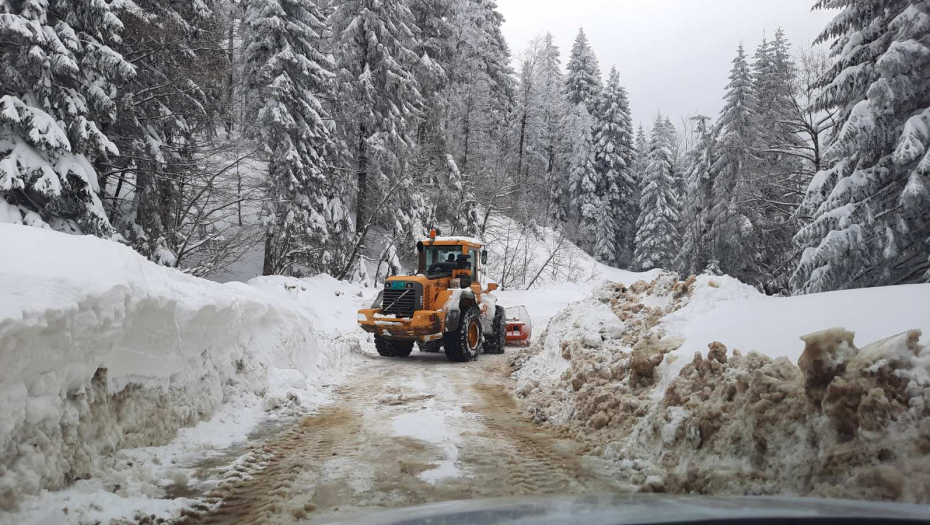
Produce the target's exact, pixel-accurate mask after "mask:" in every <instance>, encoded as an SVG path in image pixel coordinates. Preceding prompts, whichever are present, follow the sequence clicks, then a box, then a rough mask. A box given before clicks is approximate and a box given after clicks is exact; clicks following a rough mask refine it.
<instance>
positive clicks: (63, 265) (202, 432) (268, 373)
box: [0, 224, 361, 522]
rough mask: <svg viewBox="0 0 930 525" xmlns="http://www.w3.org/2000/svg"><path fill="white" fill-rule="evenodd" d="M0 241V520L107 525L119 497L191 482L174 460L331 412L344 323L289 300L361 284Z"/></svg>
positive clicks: (28, 231)
mask: <svg viewBox="0 0 930 525" xmlns="http://www.w3.org/2000/svg"><path fill="white" fill-rule="evenodd" d="M0 239H2V243H3V257H2V258H0V298H2V300H0V518H2V516H3V513H4V512H5V511H11V510H14V509H19V510H20V511H22V512H28V511H30V509H31V510H32V511H36V509H38V511H42V510H44V511H48V508H52V509H53V510H54V511H55V512H58V513H59V514H58V515H57V517H51V518H49V519H51V521H52V522H62V521H72V520H80V519H89V520H91V521H93V520H106V519H108V518H109V517H110V516H111V514H107V513H104V512H103V511H104V508H106V510H107V512H111V513H116V514H117V515H119V512H120V504H119V500H120V499H121V498H132V497H135V498H137V499H141V500H148V499H149V498H153V499H157V498H159V497H161V496H163V495H164V489H165V488H166V486H168V485H172V484H175V485H177V484H183V483H186V474H185V473H184V472H183V471H179V470H172V469H169V468H168V465H162V464H161V461H162V460H165V461H167V460H168V458H166V456H165V454H166V453H167V452H165V451H173V452H171V454H170V455H171V456H174V455H175V453H177V452H179V451H182V450H187V451H190V449H192V448H198V447H199V448H200V449H210V448H213V447H223V446H229V445H230V444H232V443H233V442H235V441H236V440H241V439H242V438H244V436H245V434H246V433H247V432H248V431H249V430H250V429H251V428H253V427H254V425H255V424H256V423H257V422H258V420H259V419H260V418H261V417H262V416H261V414H263V413H264V411H270V410H278V411H283V410H286V409H288V408H294V407H299V406H301V405H306V404H307V403H308V402H311V403H312V402H315V401H319V400H320V399H322V396H323V395H324V394H323V390H322V389H323V386H324V384H326V383H332V382H333V381H334V380H335V379H337V378H338V377H339V376H340V375H343V374H344V372H345V371H346V370H347V368H348V365H349V364H350V363H351V362H352V360H353V358H354V357H353V352H352V349H353V345H352V344H351V341H349V340H342V339H341V338H339V337H338V334H337V333H336V332H335V331H334V328H333V323H334V318H335V316H336V314H335V313H333V312H313V311H310V310H308V309H306V308H304V307H302V306H301V305H300V304H299V302H298V301H295V300H289V299H288V298H287V297H288V296H290V297H291V299H294V298H296V297H297V296H299V295H301V294H304V295H312V294H313V292H310V291H308V290H307V288H308V287H310V288H314V287H316V288H318V290H317V292H318V293H317V299H318V300H319V301H327V300H335V299H338V297H336V294H334V292H335V291H340V294H338V295H342V294H344V295H345V296H349V295H353V296H352V297H351V300H348V301H347V302H349V303H352V305H353V307H354V305H355V303H356V302H358V301H360V300H361V298H359V297H354V294H357V295H360V294H361V290H360V289H359V290H355V289H354V288H357V287H353V286H352V285H347V284H346V283H341V285H340V286H342V288H343V289H342V290H334V289H335V288H337V287H338V286H337V284H336V283H332V282H328V281H327V280H326V278H314V279H315V280H313V279H311V280H300V281H298V280H296V279H292V280H289V281H288V282H283V281H282V282H277V281H274V280H273V279H270V278H266V279H264V280H262V281H260V282H256V283H255V286H249V285H246V284H243V283H229V284H224V285H221V284H217V283H213V282H210V281H205V280H202V279H198V278H195V277H191V276H188V275H185V274H183V273H181V272H178V271H175V270H172V269H167V268H163V267H159V266H156V265H154V264H152V263H151V262H149V261H147V260H145V259H144V258H143V257H141V256H139V255H138V254H136V253H135V252H133V251H132V250H131V249H129V248H127V247H124V246H121V245H119V244H117V243H114V242H110V241H104V240H100V239H96V238H92V237H79V236H70V235H65V234H61V233H56V232H52V231H48V230H41V229H38V228H24V227H22V226H14V225H5V224H0ZM321 279H322V281H321ZM276 288H279V289H280V291H275V292H274V293H275V294H279V295H280V297H276V296H275V295H274V294H272V293H269V291H272V290H273V289H276ZM263 290H264V291H263ZM327 292H329V293H328V294H327ZM327 297H329V299H327ZM337 302H338V301H337ZM340 308H342V307H340ZM330 310H335V309H333V308H331V309H330ZM321 325H327V326H326V327H325V328H327V331H326V332H318V331H317V330H316V328H317V327H322V326H321ZM211 416H212V417H213V419H212V420H210V421H205V420H208V419H210V418H211ZM198 423H199V425H198ZM194 425H197V426H196V427H194V428H190V429H186V430H181V431H180V432H179V429H182V428H183V427H193V426H194ZM173 439H174V440H175V443H174V445H172V446H175V448H174V449H171V446H169V447H167V448H164V447H163V448H162V449H151V448H149V449H139V448H136V447H153V446H159V445H165V444H168V443H169V442H171V441H172V440H173ZM127 449H134V450H136V451H144V450H148V451H150V452H151V453H145V454H142V453H141V452H133V451H130V450H127ZM140 455H141V456H144V458H142V459H144V461H142V459H140ZM172 461H173V460H172ZM140 462H141V463H144V464H140ZM145 462H148V463H145ZM163 477H167V478H172V477H173V478H174V479H162V478H163ZM68 486H71V488H70V489H69V490H67V491H65V492H64V493H50V492H46V491H48V490H51V491H56V490H59V489H63V488H65V487H68ZM82 493H86V494H83V496H84V499H81V495H82ZM37 494H40V495H41V497H38V498H37V497H35V496H36V495H37ZM58 494H66V496H61V497H59V496H58ZM43 498H45V499H43ZM56 498H58V499H56ZM51 501H54V503H49V502H51ZM43 502H44V503H43ZM88 502H90V503H88ZM183 504H184V502H183V498H181V501H180V502H177V501H175V502H174V503H171V502H167V503H164V504H163V505H161V506H158V505H154V507H153V506H152V505H149V506H145V505H141V503H140V502H139V501H135V502H134V503H133V504H132V505H130V506H129V508H130V509H131V508H142V509H148V508H150V507H151V508H153V509H157V510H159V511H164V510H166V509H167V510H168V511H172V510H176V509H174V508H173V507H172V506H171V505H174V507H177V506H182V505H183ZM56 505H60V506H58V507H57V508H55V506H56ZM81 505H84V506H85V508H84V510H85V511H87V512H89V514H86V515H84V516H83V518H81V517H80V516H76V515H75V514H76V513H77V511H78V510H79V509H77V508H75V507H80V506H81ZM69 506H70V507H71V511H72V512H71V513H70V514H68V509H67V508H65V509H64V510H62V507H69ZM94 509H96V510H97V511H100V513H98V514H94V513H93V511H94ZM124 510H125V509H124ZM62 512H64V514H61V513H62ZM8 516H9V515H8ZM33 518H36V515H29V516H28V517H26V516H25V515H24V516H22V517H20V518H17V519H16V520H15V521H17V522H28V521H30V520H32V519H33ZM0 521H2V520H0Z"/></svg>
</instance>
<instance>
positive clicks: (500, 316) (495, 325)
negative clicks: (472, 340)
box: [484, 306, 507, 354]
mask: <svg viewBox="0 0 930 525" xmlns="http://www.w3.org/2000/svg"><path fill="white" fill-rule="evenodd" d="M491 328H492V330H494V331H493V332H491V333H490V334H488V335H487V336H486V337H485V338H484V353H486V354H503V353H504V345H505V344H506V338H507V323H505V322H504V308H503V307H501V306H498V307H497V308H496V310H495V311H494V321H492V324H491Z"/></svg>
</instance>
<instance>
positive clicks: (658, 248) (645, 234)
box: [634, 115, 680, 270]
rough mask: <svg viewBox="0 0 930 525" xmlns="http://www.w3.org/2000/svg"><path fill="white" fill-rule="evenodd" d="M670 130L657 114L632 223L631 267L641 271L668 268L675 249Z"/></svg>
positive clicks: (675, 202) (674, 184)
mask: <svg viewBox="0 0 930 525" xmlns="http://www.w3.org/2000/svg"><path fill="white" fill-rule="evenodd" d="M673 133H674V130H673V129H671V128H669V126H668V125H667V122H666V120H665V119H664V118H663V117H662V116H661V115H659V116H658V117H657V118H656V120H655V124H654V126H653V129H652V137H651V139H650V141H649V156H648V165H647V168H646V172H645V174H644V178H643V180H642V189H641V197H640V210H641V211H640V215H639V218H638V220H637V221H636V226H637V228H638V230H637V232H636V252H635V256H634V266H635V267H636V268H639V269H641V270H650V269H652V268H670V267H671V265H672V262H673V261H674V259H675V255H676V253H677V251H678V248H679V241H680V238H679V233H678V227H679V225H678V223H679V212H678V209H679V195H678V190H677V187H678V182H677V181H676V180H675V173H674V159H673V157H672V138H673Z"/></svg>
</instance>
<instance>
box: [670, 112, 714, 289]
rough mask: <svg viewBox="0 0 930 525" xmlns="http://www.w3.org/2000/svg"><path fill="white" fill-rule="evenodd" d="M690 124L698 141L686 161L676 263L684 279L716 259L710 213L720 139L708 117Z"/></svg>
mask: <svg viewBox="0 0 930 525" xmlns="http://www.w3.org/2000/svg"><path fill="white" fill-rule="evenodd" d="M691 120H692V121H694V122H695V133H696V134H697V136H698V140H697V144H696V145H695V146H694V148H693V149H692V150H691V151H689V152H688V154H687V158H686V161H687V168H686V169H687V171H686V175H685V183H686V190H685V191H686V193H685V194H684V199H683V200H684V203H683V205H682V212H681V213H682V215H681V222H682V234H683V235H682V249H681V252H680V254H679V255H678V258H677V259H676V263H675V266H676V267H677V268H678V271H679V272H681V273H682V274H684V275H685V276H687V275H692V274H699V273H701V272H703V271H704V270H705V269H706V268H707V265H708V264H709V263H710V261H711V259H713V257H714V254H713V253H712V251H711V248H713V242H712V239H711V238H710V233H711V216H710V209H711V206H712V204H713V185H714V172H713V167H714V164H715V151H714V149H715V146H716V141H717V137H716V136H715V134H714V130H715V128H714V127H713V126H712V125H711V124H710V118H709V117H705V116H703V115H698V116H695V117H692V118H691Z"/></svg>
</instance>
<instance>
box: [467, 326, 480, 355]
mask: <svg viewBox="0 0 930 525" xmlns="http://www.w3.org/2000/svg"><path fill="white" fill-rule="evenodd" d="M478 335H479V334H478V323H475V322H473V323H471V324H469V325H468V348H469V349H474V348H475V347H476V346H478Z"/></svg>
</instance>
